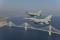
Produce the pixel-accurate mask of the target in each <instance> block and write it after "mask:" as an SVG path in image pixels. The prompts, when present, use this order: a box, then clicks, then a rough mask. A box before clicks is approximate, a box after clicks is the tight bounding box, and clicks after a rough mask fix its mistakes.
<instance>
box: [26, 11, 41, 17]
mask: <svg viewBox="0 0 60 40" xmlns="http://www.w3.org/2000/svg"><path fill="white" fill-rule="evenodd" d="M26 13H28V12H26ZM28 15H29V16H31V17H34V16H40V15H41V10H40V11H38V12H37V13H28Z"/></svg>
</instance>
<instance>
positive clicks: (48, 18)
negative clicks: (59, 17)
mask: <svg viewBox="0 0 60 40" xmlns="http://www.w3.org/2000/svg"><path fill="white" fill-rule="evenodd" d="M26 19H29V20H30V21H31V22H34V23H36V24H49V23H50V22H51V19H52V15H49V16H47V17H46V18H43V19H37V18H26Z"/></svg>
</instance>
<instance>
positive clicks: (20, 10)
mask: <svg viewBox="0 0 60 40" xmlns="http://www.w3.org/2000/svg"><path fill="white" fill-rule="evenodd" d="M37 10H42V14H44V15H49V14H52V15H54V16H60V0H0V16H12V17H13V16H25V11H37Z"/></svg>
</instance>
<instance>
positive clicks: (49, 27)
mask: <svg viewBox="0 0 60 40" xmlns="http://www.w3.org/2000/svg"><path fill="white" fill-rule="evenodd" d="M17 27H24V28H25V31H27V29H28V28H31V29H34V30H41V31H46V32H48V33H49V35H50V36H51V34H52V33H56V34H60V30H59V29H56V28H55V27H53V26H52V25H49V26H46V27H40V28H38V27H33V26H31V25H30V24H28V23H24V24H22V25H19V26H17Z"/></svg>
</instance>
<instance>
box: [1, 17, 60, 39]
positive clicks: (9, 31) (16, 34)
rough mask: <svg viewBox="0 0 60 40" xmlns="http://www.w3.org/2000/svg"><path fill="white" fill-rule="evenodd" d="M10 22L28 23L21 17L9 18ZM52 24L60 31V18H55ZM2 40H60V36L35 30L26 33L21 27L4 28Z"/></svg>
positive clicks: (17, 23) (2, 29)
mask: <svg viewBox="0 0 60 40" xmlns="http://www.w3.org/2000/svg"><path fill="white" fill-rule="evenodd" d="M9 20H11V21H12V22H14V23H15V24H16V25H20V24H23V23H24V22H26V20H25V19H24V18H21V17H19V18H17V17H12V18H9ZM52 24H53V26H54V27H56V28H57V29H60V17H53V23H52ZM0 40H60V35H59V34H53V33H52V36H49V35H48V32H44V31H38V30H33V29H28V30H27V31H25V30H24V28H20V27H8V26H4V27H2V28H0Z"/></svg>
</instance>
